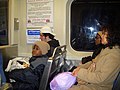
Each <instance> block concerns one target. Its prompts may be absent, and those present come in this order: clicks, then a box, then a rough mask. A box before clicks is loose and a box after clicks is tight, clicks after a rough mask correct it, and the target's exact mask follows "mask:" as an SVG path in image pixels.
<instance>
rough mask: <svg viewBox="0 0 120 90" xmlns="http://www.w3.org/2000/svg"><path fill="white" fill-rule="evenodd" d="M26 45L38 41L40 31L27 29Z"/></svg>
mask: <svg viewBox="0 0 120 90" xmlns="http://www.w3.org/2000/svg"><path fill="white" fill-rule="evenodd" d="M26 36H27V44H33V43H34V42H36V41H40V30H36V29H28V30H26Z"/></svg>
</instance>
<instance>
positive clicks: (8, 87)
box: [0, 83, 12, 90]
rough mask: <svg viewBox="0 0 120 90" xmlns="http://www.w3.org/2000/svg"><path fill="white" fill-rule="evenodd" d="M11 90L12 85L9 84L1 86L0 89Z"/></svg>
mask: <svg viewBox="0 0 120 90" xmlns="http://www.w3.org/2000/svg"><path fill="white" fill-rule="evenodd" d="M8 89H9V90H12V85H11V84H10V83H5V84H4V85H2V87H1V88H0V90H8Z"/></svg>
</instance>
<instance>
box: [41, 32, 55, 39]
mask: <svg viewBox="0 0 120 90" xmlns="http://www.w3.org/2000/svg"><path fill="white" fill-rule="evenodd" d="M43 35H44V36H45V37H47V36H49V38H50V39H54V36H53V35H52V34H50V33H43Z"/></svg>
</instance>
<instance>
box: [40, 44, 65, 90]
mask: <svg viewBox="0 0 120 90" xmlns="http://www.w3.org/2000/svg"><path fill="white" fill-rule="evenodd" d="M65 58H66V45H63V46H59V47H56V48H55V49H54V52H53V55H52V57H50V58H49V60H48V63H47V65H46V67H45V69H44V72H43V75H42V78H41V81H40V86H39V90H46V89H47V88H48V87H47V86H48V82H49V81H50V80H51V79H52V78H53V77H54V76H55V75H56V74H57V73H58V72H59V70H60V68H61V66H62V65H64V60H65Z"/></svg>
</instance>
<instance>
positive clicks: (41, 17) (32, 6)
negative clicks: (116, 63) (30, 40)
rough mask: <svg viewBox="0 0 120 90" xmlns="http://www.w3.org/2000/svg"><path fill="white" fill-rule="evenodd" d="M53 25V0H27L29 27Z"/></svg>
mask: <svg viewBox="0 0 120 90" xmlns="http://www.w3.org/2000/svg"><path fill="white" fill-rule="evenodd" d="M45 25H47V26H50V27H53V0H27V28H28V27H42V26H45Z"/></svg>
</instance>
